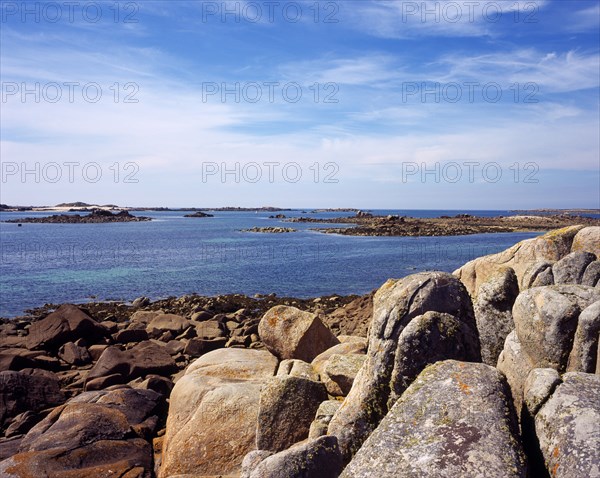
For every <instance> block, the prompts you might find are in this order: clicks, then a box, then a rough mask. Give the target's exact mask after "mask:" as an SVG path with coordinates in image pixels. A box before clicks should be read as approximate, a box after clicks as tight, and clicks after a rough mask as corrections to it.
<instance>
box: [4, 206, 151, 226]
mask: <svg viewBox="0 0 600 478" xmlns="http://www.w3.org/2000/svg"><path fill="white" fill-rule="evenodd" d="M151 220H152V219H151V218H149V217H144V216H133V215H132V214H129V212H128V211H121V212H118V213H114V214H113V213H112V212H110V211H106V210H103V209H96V210H93V211H92V212H91V213H90V214H87V215H85V216H81V215H80V214H54V215H52V216H46V217H25V218H20V219H9V220H6V221H3V222H9V223H17V224H21V223H23V224H25V223H27V224H100V223H106V222H145V221H151Z"/></svg>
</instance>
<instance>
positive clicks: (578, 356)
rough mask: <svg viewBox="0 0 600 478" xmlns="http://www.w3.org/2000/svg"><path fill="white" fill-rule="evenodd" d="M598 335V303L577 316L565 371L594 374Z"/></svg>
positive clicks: (599, 313) (599, 331)
mask: <svg viewBox="0 0 600 478" xmlns="http://www.w3.org/2000/svg"><path fill="white" fill-rule="evenodd" d="M599 335H600V301H598V302H595V303H593V304H592V305H590V306H589V307H586V308H585V309H584V310H583V312H581V314H580V315H579V319H578V321H577V330H576V331H575V338H574V341H573V348H572V350H571V355H570V356H569V362H568V365H567V371H569V372H587V373H594V371H595V370H596V356H597V354H598V337H599Z"/></svg>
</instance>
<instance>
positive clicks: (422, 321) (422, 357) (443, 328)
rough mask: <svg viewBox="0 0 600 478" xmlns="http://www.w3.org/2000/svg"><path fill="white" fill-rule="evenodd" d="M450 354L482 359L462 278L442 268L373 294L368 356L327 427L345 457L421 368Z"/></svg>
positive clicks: (376, 423) (392, 281)
mask: <svg viewBox="0 0 600 478" xmlns="http://www.w3.org/2000/svg"><path fill="white" fill-rule="evenodd" d="M449 358H453V359H457V360H465V361H480V360H481V355H480V350H479V341H478V338H477V333H476V325H475V318H474V316H473V309H472V306H471V299H470V297H469V295H468V294H467V291H466V290H465V288H464V286H463V285H462V284H461V282H460V281H459V280H458V279H456V278H455V277H453V276H452V275H450V274H447V273H443V272H431V273H421V274H415V275H412V276H409V277H405V278H404V279H400V280H389V281H388V282H386V283H385V284H384V285H383V286H382V287H381V288H380V289H379V290H378V291H377V293H376V294H375V298H374V313H373V321H372V323H371V327H370V332H369V348H368V353H367V358H366V360H365V363H364V365H363V367H362V368H361V369H360V371H359V372H358V374H357V376H356V378H355V379H354V384H353V386H352V389H351V390H350V393H349V394H348V396H347V397H346V399H345V400H344V403H343V404H342V406H341V407H340V409H339V410H338V411H337V412H336V414H335V415H334V417H333V419H332V420H331V424H330V425H329V434H330V435H335V436H336V437H337V438H338V441H339V446H340V450H341V452H342V454H343V456H344V458H345V460H346V461H347V460H349V459H350V458H351V456H352V455H353V454H354V453H355V452H356V451H357V450H358V449H359V448H360V446H361V445H362V443H363V441H364V440H365V439H366V437H367V436H368V435H369V434H370V433H371V432H372V431H373V430H374V429H375V428H376V427H377V425H378V424H379V422H380V420H381V419H382V418H383V417H384V416H385V415H386V413H387V412H388V410H389V409H390V408H391V406H392V405H393V404H394V403H395V401H396V400H397V399H398V398H399V397H400V395H401V394H402V393H403V392H404V390H405V389H406V387H408V385H410V383H411V382H412V380H414V378H415V377H416V376H417V375H418V374H419V373H420V372H421V370H423V368H425V367H426V366H427V365H428V364H430V363H434V362H436V361H438V360H444V359H449Z"/></svg>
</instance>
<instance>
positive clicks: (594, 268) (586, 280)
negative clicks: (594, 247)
mask: <svg viewBox="0 0 600 478" xmlns="http://www.w3.org/2000/svg"><path fill="white" fill-rule="evenodd" d="M598 283H600V261H594V262H592V263H591V264H590V265H589V266H587V267H586V269H585V272H584V273H583V277H582V278H581V285H588V286H590V287H596V286H598Z"/></svg>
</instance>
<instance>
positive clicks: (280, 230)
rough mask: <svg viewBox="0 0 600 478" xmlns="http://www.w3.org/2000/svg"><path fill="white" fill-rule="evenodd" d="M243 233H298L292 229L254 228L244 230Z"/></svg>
mask: <svg viewBox="0 0 600 478" xmlns="http://www.w3.org/2000/svg"><path fill="white" fill-rule="evenodd" d="M242 232H259V233H263V234H285V233H289V232H296V229H294V228H291V227H253V228H251V229H242Z"/></svg>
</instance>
